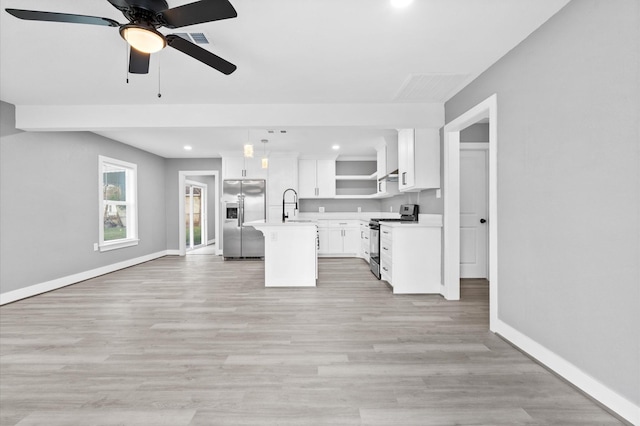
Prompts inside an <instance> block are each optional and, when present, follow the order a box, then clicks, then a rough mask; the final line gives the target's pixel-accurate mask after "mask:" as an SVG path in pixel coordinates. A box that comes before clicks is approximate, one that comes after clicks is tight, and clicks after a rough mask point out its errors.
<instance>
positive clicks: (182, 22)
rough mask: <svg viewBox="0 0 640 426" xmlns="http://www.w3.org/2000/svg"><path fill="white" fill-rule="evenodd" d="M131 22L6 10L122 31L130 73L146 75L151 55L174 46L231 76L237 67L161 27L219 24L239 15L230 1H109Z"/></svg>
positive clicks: (28, 17) (29, 17) (28, 16)
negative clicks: (128, 50) (174, 5)
mask: <svg viewBox="0 0 640 426" xmlns="http://www.w3.org/2000/svg"><path fill="white" fill-rule="evenodd" d="M107 1H108V2H109V3H111V5H112V6H113V7H115V8H116V9H118V10H119V11H120V12H122V14H123V15H124V17H125V18H127V20H128V21H129V22H128V23H127V24H120V23H118V22H117V21H114V20H113V19H109V18H102V17H99V16H87V15H76V14H69V13H58V12H44V11H37V10H23V9H5V10H6V11H7V13H9V14H11V15H12V16H15V17H16V18H19V19H23V20H28V21H48V22H62V23H72V24H89V25H101V26H109V27H117V28H120V35H121V36H122V38H123V39H125V40H126V41H127V43H129V45H130V46H131V48H132V49H130V53H129V55H130V56H129V72H130V73H133V74H147V73H148V72H149V55H150V54H152V53H156V52H158V51H160V50H162V49H164V48H165V47H166V46H169V47H172V48H174V49H176V50H178V51H180V52H182V53H184V54H186V55H188V56H191V57H192V58H194V59H195V60H197V61H200V62H202V63H203V64H205V65H208V66H210V67H211V68H214V69H216V70H218V71H220V72H221V73H223V74H226V75H229V74H231V73H232V72H234V71H235V70H236V66H235V65H234V64H232V63H231V62H229V61H226V60H225V59H222V58H221V57H219V56H217V55H214V54H213V53H211V52H209V51H208V50H205V49H203V48H201V47H200V46H197V45H195V44H194V43H191V42H190V41H188V40H185V39H183V38H181V37H179V36H178V35H175V34H168V35H166V36H165V35H164V34H162V33H160V32H159V31H158V28H160V27H165V28H170V29H175V28H181V27H186V26H189V25H195V24H202V23H206V22H213V21H219V20H222V19H229V18H235V17H237V16H238V13H237V12H236V10H235V8H234V7H233V6H232V5H231V3H229V0H200V1H195V2H193V3H188V4H184V5H182V6H177V7H174V8H169V6H168V4H167V2H166V0H107Z"/></svg>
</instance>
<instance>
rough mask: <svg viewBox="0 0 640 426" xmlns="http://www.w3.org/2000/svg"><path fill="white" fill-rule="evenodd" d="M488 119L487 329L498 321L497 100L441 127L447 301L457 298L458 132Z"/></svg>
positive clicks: (484, 104) (458, 221) (492, 98)
mask: <svg viewBox="0 0 640 426" xmlns="http://www.w3.org/2000/svg"><path fill="white" fill-rule="evenodd" d="M486 118H488V119H489V218H488V219H489V276H490V277H491V281H490V282H489V329H490V330H491V331H495V330H494V324H495V322H496V321H497V319H498V211H497V207H498V200H497V197H498V182H497V176H498V174H497V158H498V157H497V153H498V132H497V128H498V127H497V126H498V98H497V95H496V94H493V95H491V96H490V97H488V98H487V99H485V100H484V101H482V102H481V103H479V104H478V105H476V106H475V107H473V108H471V109H470V110H469V111H467V112H465V113H464V114H462V115H461V116H459V117H458V118H456V119H454V120H453V121H451V122H450V123H448V124H446V125H445V126H444V182H443V191H444V226H443V234H444V237H443V242H444V249H443V257H444V271H443V281H444V283H443V284H444V287H443V289H442V295H443V296H444V297H445V298H446V299H448V300H459V299H460V146H461V145H466V143H463V144H460V131H461V130H463V129H465V128H467V127H469V126H470V125H472V124H475V123H477V122H478V121H480V120H482V119H486Z"/></svg>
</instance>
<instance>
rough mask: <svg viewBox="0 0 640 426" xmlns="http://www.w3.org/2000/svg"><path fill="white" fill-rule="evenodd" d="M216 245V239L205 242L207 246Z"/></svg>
mask: <svg viewBox="0 0 640 426" xmlns="http://www.w3.org/2000/svg"><path fill="white" fill-rule="evenodd" d="M215 243H216V239H215V238H214V239H212V240H208V241H207V245H208V246H210V245H211V244H215Z"/></svg>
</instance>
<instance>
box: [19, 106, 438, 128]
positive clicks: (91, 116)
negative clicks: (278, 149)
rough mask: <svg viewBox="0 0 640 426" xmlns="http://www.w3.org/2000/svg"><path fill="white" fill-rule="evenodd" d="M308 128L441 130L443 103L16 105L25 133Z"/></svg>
mask: <svg viewBox="0 0 640 426" xmlns="http://www.w3.org/2000/svg"><path fill="white" fill-rule="evenodd" d="M308 126H314V127H316V126H318V127H323V126H328V127H340V126H345V127H369V128H378V129H385V128H386V129H394V128H412V127H431V128H433V127H436V128H440V127H442V126H444V104H442V103H397V104H302V105H300V104H251V105H248V104H242V105H240V104H238V105H234V104H231V105H229V104H226V105H218V104H215V105H17V106H16V128H18V129H21V130H26V131H100V130H113V129H132V128H198V127H203V128H207V127H210V128H211V127H263V128H264V127H308Z"/></svg>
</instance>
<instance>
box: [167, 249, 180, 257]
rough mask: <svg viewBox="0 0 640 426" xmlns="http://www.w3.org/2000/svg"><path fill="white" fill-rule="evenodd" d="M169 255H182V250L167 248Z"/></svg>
mask: <svg viewBox="0 0 640 426" xmlns="http://www.w3.org/2000/svg"><path fill="white" fill-rule="evenodd" d="M167 256H180V250H167Z"/></svg>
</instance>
